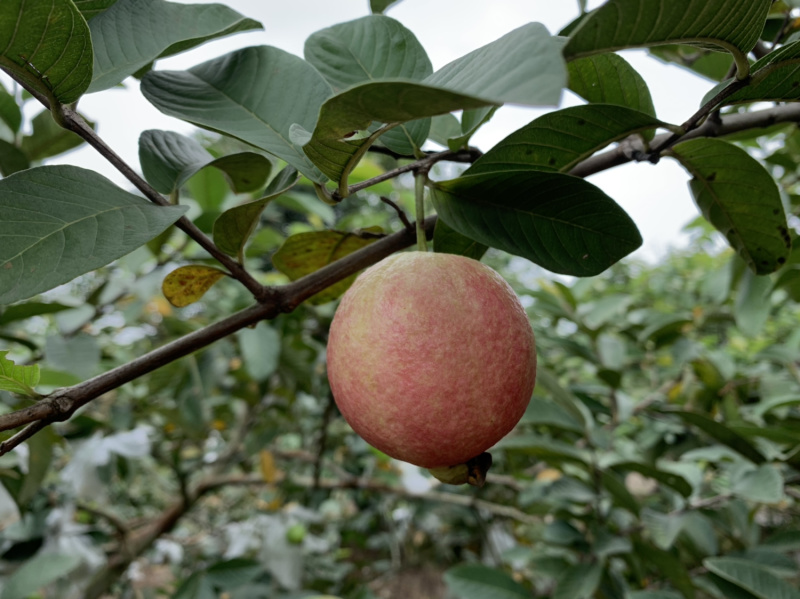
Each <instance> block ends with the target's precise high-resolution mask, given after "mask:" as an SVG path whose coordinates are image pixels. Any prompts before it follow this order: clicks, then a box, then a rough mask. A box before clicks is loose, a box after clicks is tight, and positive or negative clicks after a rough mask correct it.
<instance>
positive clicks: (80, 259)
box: [0, 166, 186, 304]
mask: <svg viewBox="0 0 800 599" xmlns="http://www.w3.org/2000/svg"><path fill="white" fill-rule="evenodd" d="M185 211H186V208H185V207H183V206H167V207H165V206H156V205H154V204H151V203H150V202H147V201H146V200H143V199H142V198H140V197H138V196H135V195H133V194H130V193H128V192H126V191H123V190H122V189H120V188H119V187H117V186H116V185H114V184H113V183H112V182H111V181H109V180H108V179H106V178H105V177H102V176H101V175H98V174H97V173H95V172H93V171H90V170H86V169H82V168H78V167H75V166H42V167H37V168H32V169H29V170H26V171H21V172H19V173H16V174H14V175H11V176H10V177H7V178H5V179H3V180H2V181H0V304H10V303H13V302H16V301H19V300H22V299H26V298H29V297H31V296H34V295H36V294H37V293H41V292H43V291H47V290H48V289H52V288H53V287H57V286H58V285H61V284H62V283H66V282H68V281H71V280H72V279H74V278H75V277H77V276H78V275H81V274H83V273H86V272H89V271H91V270H94V269H95V268H99V267H101V266H105V265H106V264H108V263H109V262H111V261H113V260H116V259H117V258H121V257H122V256H124V255H125V254H128V253H129V252H132V251H133V250H135V249H136V248H138V247H141V246H142V245H144V244H145V243H147V242H148V241H149V240H150V239H152V238H154V237H155V236H156V235H158V234H159V233H161V232H162V231H164V230H165V229H166V228H167V227H169V226H170V225H171V224H172V223H174V222H175V221H176V220H178V219H179V218H180V217H181V215H182V214H183V213H184V212H185Z"/></svg>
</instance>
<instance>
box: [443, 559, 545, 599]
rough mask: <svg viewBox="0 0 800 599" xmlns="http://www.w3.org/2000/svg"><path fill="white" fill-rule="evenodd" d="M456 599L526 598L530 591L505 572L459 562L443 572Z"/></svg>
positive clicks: (446, 582)
mask: <svg viewBox="0 0 800 599" xmlns="http://www.w3.org/2000/svg"><path fill="white" fill-rule="evenodd" d="M444 582H445V584H446V585H447V588H448V589H449V590H450V592H451V593H452V594H453V595H455V596H456V597H458V599H490V598H491V599H528V598H529V597H530V593H529V592H528V591H527V590H526V589H525V587H523V586H521V585H520V584H518V583H516V582H515V581H514V579H513V578H511V577H510V576H509V575H508V574H506V573H505V572H501V571H500V570H495V569H494V568H489V567H487V566H480V565H477V564H460V565H458V566H454V567H452V568H450V569H449V570H447V571H446V572H445V573H444Z"/></svg>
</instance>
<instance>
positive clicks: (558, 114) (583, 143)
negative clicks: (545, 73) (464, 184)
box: [464, 104, 664, 175]
mask: <svg viewBox="0 0 800 599" xmlns="http://www.w3.org/2000/svg"><path fill="white" fill-rule="evenodd" d="M663 125H664V123H662V122H661V121H659V120H658V119H656V118H654V117H652V116H650V115H647V114H644V113H643V112H638V111H636V110H632V109H630V108H625V107H624V106H612V105H609V104H589V105H586V106H573V107H570V108H564V109H562V110H556V111H554V112H550V113H548V114H545V115H543V116H540V117H539V118H537V119H534V120H533V121H532V122H530V123H528V124H527V125H525V126H524V127H522V128H521V129H518V130H516V131H514V132H513V133H512V134H511V135H509V136H508V137H506V138H505V139H503V140H502V141H500V142H499V143H498V144H497V145H495V146H494V147H493V148H491V149H490V150H489V151H488V152H486V153H485V154H484V155H483V156H481V157H480V158H478V160H476V161H475V162H474V163H473V165H472V166H471V167H469V169H467V171H466V172H465V173H464V174H465V175H477V174H481V173H490V172H500V171H515V170H520V169H535V170H539V171H561V172H567V171H569V170H570V169H571V168H572V167H574V166H575V165H577V164H578V163H580V162H581V161H582V160H584V159H585V158H588V157H589V156H591V155H592V154H594V153H595V152H597V151H598V150H600V149H602V148H604V147H606V146H607V145H609V144H611V143H614V142H615V141H619V140H621V139H625V138H626V137H628V136H629V135H633V134H634V133H641V132H644V131H652V130H654V129H656V128H657V127H660V126H663Z"/></svg>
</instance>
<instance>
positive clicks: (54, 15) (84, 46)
mask: <svg viewBox="0 0 800 599" xmlns="http://www.w3.org/2000/svg"><path fill="white" fill-rule="evenodd" d="M0 48H3V50H2V53H0V66H2V67H3V68H4V69H6V70H7V71H8V72H9V73H10V74H11V75H12V76H13V77H14V78H15V79H18V80H20V81H23V82H25V83H26V84H27V85H29V86H30V87H31V88H33V89H35V90H36V91H38V92H39V93H41V94H44V95H45V96H47V97H48V98H49V99H50V101H51V102H52V103H54V104H58V103H60V104H70V103H72V102H75V101H76V100H77V99H78V98H80V97H81V95H83V93H84V92H85V91H86V89H87V88H88V87H89V83H90V81H91V80H92V40H91V38H90V34H89V26H88V25H87V24H86V21H85V20H84V18H83V16H82V15H81V13H80V11H79V10H78V9H77V7H76V6H75V5H74V4H73V3H72V2H71V0H40V1H38V2H35V3H32V2H25V0H3V8H2V10H0Z"/></svg>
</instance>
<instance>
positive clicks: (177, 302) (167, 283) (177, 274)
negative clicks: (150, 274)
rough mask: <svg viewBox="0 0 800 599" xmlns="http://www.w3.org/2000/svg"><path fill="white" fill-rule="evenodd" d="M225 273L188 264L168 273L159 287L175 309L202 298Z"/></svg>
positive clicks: (207, 267) (208, 267) (216, 269)
mask: <svg viewBox="0 0 800 599" xmlns="http://www.w3.org/2000/svg"><path fill="white" fill-rule="evenodd" d="M224 276H226V273H225V272H223V271H221V270H219V269H218V268H212V267H211V266H201V265H199V264H190V265H189V266H181V267H180V268H177V269H175V270H173V271H172V272H171V273H169V274H168V275H167V276H166V277H165V278H164V282H163V283H162V285H161V290H162V291H163V292H164V297H166V298H167V299H168V300H169V303H170V304H172V305H173V306H175V307H177V308H183V307H184V306H188V305H189V304H193V303H194V302H196V301H198V300H199V299H200V298H202V297H203V296H204V295H205V294H206V291H208V290H209V289H211V287H213V286H214V283H216V282H217V281H219V280H220V279H221V278H222V277H224Z"/></svg>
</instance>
